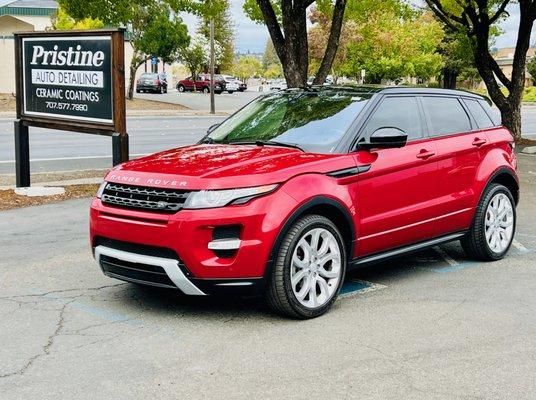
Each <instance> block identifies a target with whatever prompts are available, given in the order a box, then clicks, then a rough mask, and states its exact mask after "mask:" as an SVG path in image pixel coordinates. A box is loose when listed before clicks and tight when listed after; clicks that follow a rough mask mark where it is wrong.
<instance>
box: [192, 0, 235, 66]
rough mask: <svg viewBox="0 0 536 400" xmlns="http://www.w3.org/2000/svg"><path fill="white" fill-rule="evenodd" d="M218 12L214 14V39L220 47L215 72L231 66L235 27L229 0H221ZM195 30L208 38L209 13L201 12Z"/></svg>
mask: <svg viewBox="0 0 536 400" xmlns="http://www.w3.org/2000/svg"><path fill="white" fill-rule="evenodd" d="M219 10H220V11H219V12H218V13H217V14H216V15H214V40H215V42H217V43H218V45H219V46H220V47H221V49H222V55H221V57H220V59H219V61H218V64H217V66H216V69H217V72H225V71H229V70H230V69H231V68H232V67H233V62H234V53H235V46H234V42H235V27H234V23H233V19H232V17H231V14H230V11H229V1H228V0H221V4H220V8H219ZM200 19H201V20H200V24H199V26H198V29H197V32H198V33H200V34H202V35H203V36H205V37H206V38H207V39H210V19H211V15H210V14H201V16H200Z"/></svg>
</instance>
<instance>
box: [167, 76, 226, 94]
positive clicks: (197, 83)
mask: <svg viewBox="0 0 536 400" xmlns="http://www.w3.org/2000/svg"><path fill="white" fill-rule="evenodd" d="M177 90H178V91H179V92H186V91H194V90H195V91H197V90H199V91H202V92H203V93H210V75H208V74H201V75H199V76H197V77H196V78H195V79H194V78H192V77H191V76H189V77H188V78H186V79H183V80H181V81H179V82H178V83H177ZM224 90H225V80H224V79H223V78H221V77H218V76H215V77H214V93H216V94H220V93H221V92H223V91H224Z"/></svg>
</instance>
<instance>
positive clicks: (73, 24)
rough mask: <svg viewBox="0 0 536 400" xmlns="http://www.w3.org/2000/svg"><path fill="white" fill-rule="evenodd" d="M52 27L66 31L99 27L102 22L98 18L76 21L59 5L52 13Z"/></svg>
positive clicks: (102, 25)
mask: <svg viewBox="0 0 536 400" xmlns="http://www.w3.org/2000/svg"><path fill="white" fill-rule="evenodd" d="M51 19H52V29H53V30H58V31H66V30H73V29H100V28H102V27H104V23H103V22H102V21H101V20H100V19H98V18H97V19H93V18H89V17H86V18H83V19H81V20H79V21H76V20H75V19H74V18H73V17H71V16H70V15H69V14H67V11H65V10H64V9H63V7H59V8H58V9H57V10H56V12H55V13H54V14H53V15H52V18H51Z"/></svg>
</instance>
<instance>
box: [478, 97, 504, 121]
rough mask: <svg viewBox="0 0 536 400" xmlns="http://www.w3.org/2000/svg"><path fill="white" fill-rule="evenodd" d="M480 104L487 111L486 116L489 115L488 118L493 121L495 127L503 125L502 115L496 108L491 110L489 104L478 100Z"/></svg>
mask: <svg viewBox="0 0 536 400" xmlns="http://www.w3.org/2000/svg"><path fill="white" fill-rule="evenodd" d="M478 104H480V105H481V106H482V108H483V109H484V110H485V111H486V114H488V116H489V117H490V118H491V120H492V121H493V125H494V126H500V125H501V114H500V113H499V111H498V110H497V109H496V108H491V107H490V105H489V104H488V102H487V101H485V100H478Z"/></svg>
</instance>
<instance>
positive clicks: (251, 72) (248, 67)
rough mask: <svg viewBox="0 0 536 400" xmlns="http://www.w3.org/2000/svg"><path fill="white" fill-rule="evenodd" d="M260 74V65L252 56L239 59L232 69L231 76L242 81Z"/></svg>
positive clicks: (261, 70)
mask: <svg viewBox="0 0 536 400" xmlns="http://www.w3.org/2000/svg"><path fill="white" fill-rule="evenodd" d="M262 72H263V68H262V63H261V62H260V60H259V59H258V58H257V57H254V56H242V57H240V58H239V59H238V60H237V61H236V63H235V66H234V68H233V74H234V75H235V76H237V77H239V78H240V79H242V80H244V81H246V80H247V79H249V78H251V77H254V76H260V75H261V74H262Z"/></svg>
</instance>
